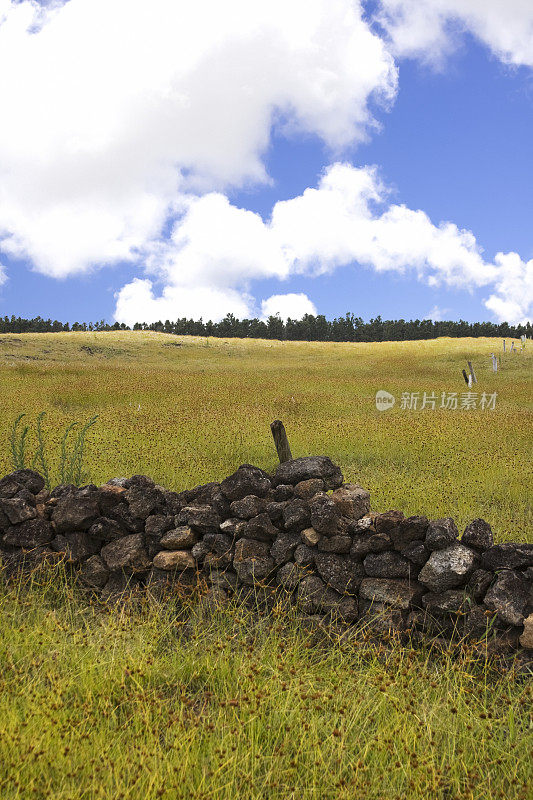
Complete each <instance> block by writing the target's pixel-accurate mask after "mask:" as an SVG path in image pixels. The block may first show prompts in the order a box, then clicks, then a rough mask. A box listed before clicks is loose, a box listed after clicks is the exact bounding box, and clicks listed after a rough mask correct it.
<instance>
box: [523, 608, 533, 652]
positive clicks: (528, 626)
mask: <svg viewBox="0 0 533 800" xmlns="http://www.w3.org/2000/svg"><path fill="white" fill-rule="evenodd" d="M520 644H521V645H522V647H525V648H526V649H527V650H533V614H530V615H529V616H528V617H526V619H525V620H524V630H523V633H522V635H521V636H520Z"/></svg>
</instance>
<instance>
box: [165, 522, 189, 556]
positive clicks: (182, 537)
mask: <svg viewBox="0 0 533 800" xmlns="http://www.w3.org/2000/svg"><path fill="white" fill-rule="evenodd" d="M197 541H198V535H197V534H196V533H195V532H194V531H193V530H192V528H189V527H187V526H186V525H182V526H180V527H179V528H173V529H172V530H170V531H167V532H166V533H164V534H163V536H162V537H161V540H160V544H161V547H163V548H164V549H165V550H187V549H188V548H190V547H192V546H193V545H195V544H196V542H197Z"/></svg>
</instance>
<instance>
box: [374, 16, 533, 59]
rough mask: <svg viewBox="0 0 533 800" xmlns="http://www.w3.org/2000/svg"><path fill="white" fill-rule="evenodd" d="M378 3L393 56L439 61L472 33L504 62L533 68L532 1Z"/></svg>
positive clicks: (379, 17)
mask: <svg viewBox="0 0 533 800" xmlns="http://www.w3.org/2000/svg"><path fill="white" fill-rule="evenodd" d="M379 6H380V10H379V12H378V15H377V16H378V19H379V21H380V22H381V24H382V25H383V27H384V28H385V29H386V31H387V33H388V34H389V36H390V38H391V40H392V44H393V48H394V52H395V53H396V54H397V55H400V56H415V57H422V58H423V59H424V60H426V61H441V60H442V58H443V56H445V55H446V54H447V53H449V52H450V51H451V50H453V48H454V47H455V46H456V44H457V41H458V38H459V37H460V35H461V33H463V32H465V31H470V32H471V33H472V34H473V35H474V36H476V37H477V38H478V39H480V40H481V41H482V42H483V43H484V44H485V45H487V47H489V48H490V50H491V51H492V52H493V53H494V54H495V55H496V56H497V57H498V58H500V59H501V60H502V61H503V62H505V63H506V64H514V65H526V66H530V67H531V66H533V4H532V3H531V0H379Z"/></svg>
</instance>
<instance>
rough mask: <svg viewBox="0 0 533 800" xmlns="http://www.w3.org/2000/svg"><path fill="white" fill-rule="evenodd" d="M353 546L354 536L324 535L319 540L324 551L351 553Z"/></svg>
mask: <svg viewBox="0 0 533 800" xmlns="http://www.w3.org/2000/svg"><path fill="white" fill-rule="evenodd" d="M351 546H352V537H351V536H344V535H343V534H337V535H336V536H331V537H329V538H328V537H326V536H324V537H322V539H320V541H319V542H318V549H319V550H320V551H321V552H322V553H341V554H342V553H349V552H350V548H351Z"/></svg>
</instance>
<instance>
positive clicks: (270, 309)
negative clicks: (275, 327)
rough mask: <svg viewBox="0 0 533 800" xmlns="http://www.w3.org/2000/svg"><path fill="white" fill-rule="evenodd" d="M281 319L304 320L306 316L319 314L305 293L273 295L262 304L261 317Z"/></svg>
mask: <svg viewBox="0 0 533 800" xmlns="http://www.w3.org/2000/svg"><path fill="white" fill-rule="evenodd" d="M276 314H278V315H279V316H280V317H281V319H284V320H286V319H288V318H289V317H290V319H302V317H303V316H305V314H313V315H316V314H317V309H316V306H315V305H314V303H312V302H311V300H310V299H309V298H308V297H307V295H306V294H303V293H298V294H294V293H289V294H273V295H272V296H271V297H268V298H267V299H266V300H263V302H262V303H261V317H262V318H263V319H268V317H275V316H276Z"/></svg>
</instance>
